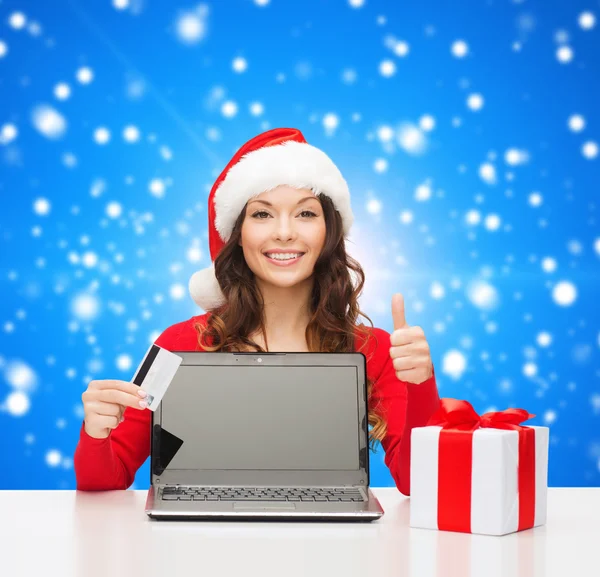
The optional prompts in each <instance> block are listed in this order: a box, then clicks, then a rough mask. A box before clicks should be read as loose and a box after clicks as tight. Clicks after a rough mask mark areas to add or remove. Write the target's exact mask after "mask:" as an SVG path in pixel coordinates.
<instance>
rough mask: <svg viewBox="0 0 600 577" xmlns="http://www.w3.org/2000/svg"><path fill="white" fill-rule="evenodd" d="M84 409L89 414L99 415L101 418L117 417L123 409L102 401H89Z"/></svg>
mask: <svg viewBox="0 0 600 577" xmlns="http://www.w3.org/2000/svg"><path fill="white" fill-rule="evenodd" d="M86 409H87V411H88V412H89V413H93V414H96V415H100V416H103V417H118V418H119V419H120V418H121V416H122V415H123V411H124V410H125V409H124V407H122V406H121V405H115V404H114V403H104V402H102V401H90V402H88V403H86Z"/></svg>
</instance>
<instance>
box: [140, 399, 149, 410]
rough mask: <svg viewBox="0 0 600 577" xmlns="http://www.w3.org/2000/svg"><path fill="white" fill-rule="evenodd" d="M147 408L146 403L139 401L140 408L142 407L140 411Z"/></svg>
mask: <svg viewBox="0 0 600 577" xmlns="http://www.w3.org/2000/svg"><path fill="white" fill-rule="evenodd" d="M147 406H148V403H147V402H146V401H140V407H142V409H145V408H146V407H147Z"/></svg>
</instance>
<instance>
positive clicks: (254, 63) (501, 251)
mask: <svg viewBox="0 0 600 577" xmlns="http://www.w3.org/2000/svg"><path fill="white" fill-rule="evenodd" d="M117 4H118V3H117ZM122 6H124V8H122V9H118V8H116V7H115V6H114V5H113V2H112V0H102V1H100V0H93V1H86V2H84V1H83V0H79V1H76V0H60V1H56V2H35V3H34V2H16V1H8V0H3V1H1V2H0V42H2V44H0V54H2V56H0V101H1V106H0V142H1V144H0V168H1V172H0V199H1V209H0V243H1V244H0V259H1V260H0V292H1V295H2V299H0V405H1V412H0V427H1V429H2V431H3V435H2V446H3V453H4V455H5V458H7V459H8V460H7V461H6V463H7V465H5V466H4V467H2V471H1V472H0V489H54V488H56V489H73V488H75V477H74V472H73V462H72V456H73V452H74V450H75V447H76V444H77V441H78V437H79V430H80V425H81V421H82V417H83V413H82V402H81V394H82V393H83V392H84V390H85V389H86V387H87V385H88V383H89V382H90V380H92V379H108V378H114V379H123V380H129V379H131V378H132V376H133V373H134V370H135V368H136V367H137V365H138V363H139V361H140V360H141V357H142V355H143V354H144V352H145V351H146V349H147V347H148V345H149V343H150V342H152V341H153V340H154V339H155V338H156V337H157V336H158V334H160V332H162V331H163V330H164V329H165V328H166V327H167V326H169V325H171V324H173V323H176V322H179V321H182V320H185V319H188V318H189V317H191V316H192V315H196V314H201V313H202V312H203V311H201V310H200V309H198V308H197V307H196V306H195V304H194V303H193V301H192V300H191V298H190V297H189V295H188V293H187V282H188V280H189V277H190V276H191V274H192V273H193V272H194V271H195V270H197V269H200V268H204V267H205V266H207V265H208V263H209V262H210V257H209V254H208V244H207V234H206V232H207V226H206V218H207V216H206V200H207V196H208V191H209V189H210V186H211V184H212V182H213V181H214V179H215V177H216V176H217V175H218V173H219V172H220V171H221V170H222V168H223V167H224V166H225V164H226V163H227V162H228V161H229V159H230V158H231V156H232V154H233V153H234V151H235V150H236V149H237V148H238V147H239V146H240V145H241V144H242V143H243V142H245V141H246V140H248V139H249V138H251V137H252V136H254V135H256V134H258V133H259V132H262V131H263V130H266V129H269V128H273V127H278V126H293V127H297V128H299V129H301V130H302V131H303V133H304V135H305V136H306V138H307V139H308V141H309V142H311V143H312V144H314V145H316V146H318V147H320V148H322V149H323V150H325V151H326V152H327V153H328V154H329V155H330V156H331V158H332V159H333V160H334V162H335V163H336V164H337V165H338V166H339V168H340V170H341V171H342V173H343V174H344V176H345V178H346V180H347V181H348V183H349V185H350V189H351V194H352V203H353V210H354V212H355V217H356V224H355V227H354V228H353V232H352V238H351V242H350V243H349V245H348V249H349V252H350V253H351V254H352V255H353V256H355V258H357V259H358V260H359V261H360V262H361V264H362V265H363V267H364V269H365V272H366V274H367V284H366V289H365V292H364V295H363V297H362V300H361V307H362V309H363V310H364V311H365V312H366V313H367V314H368V315H369V316H370V317H371V318H372V319H373V321H374V323H375V325H376V326H380V327H381V328H384V329H386V330H388V331H390V332H391V331H392V329H393V327H392V317H391V297H392V294H393V293H394V292H402V293H403V294H404V296H405V299H406V315H407V321H408V322H409V323H410V324H413V325H420V326H422V327H423V328H424V330H425V334H426V336H427V339H428V342H429V344H430V348H431V351H432V356H433V361H434V364H435V366H436V373H437V377H438V386H439V390H440V394H441V395H442V396H445V397H457V398H464V399H468V400H469V401H470V402H471V403H472V404H473V405H474V407H475V409H476V410H477V411H478V412H480V413H481V412H484V411H487V410H493V409H496V410H501V409H504V408H507V407H509V406H517V407H523V408H526V409H527V410H528V411H529V412H531V413H534V414H535V415H536V417H535V419H533V420H531V421H529V422H528V424H536V425H547V426H549V427H550V433H551V447H550V462H549V484H550V485H551V486H597V485H598V484H599V481H600V432H599V431H600V429H599V419H600V392H599V380H598V377H599V376H600V371H599V363H598V358H599V354H598V353H599V347H600V332H599V331H600V323H599V317H600V313H599V307H598V294H599V287H600V283H599V278H600V277H599V267H598V265H599V258H600V240H599V238H600V232H599V231H598V200H597V199H598V191H599V183H600V180H599V162H600V160H599V159H598V155H597V153H596V154H594V144H593V143H596V150H597V143H598V142H599V141H600V124H599V123H600V119H599V117H598V107H597V102H598V101H599V97H600V86H599V83H600V74H599V70H598V68H599V63H598V54H600V38H599V34H600V25H599V24H598V23H596V25H595V26H594V27H592V28H591V29H586V28H585V27H582V26H581V25H580V23H579V18H580V14H581V13H582V12H584V11H590V12H591V13H592V14H594V15H596V17H598V16H600V4H599V2H597V1H592V0H590V1H586V2H583V1H581V2H580V1H573V0H572V1H568V2H567V1H564V2H558V1H555V2H542V1H538V2H534V1H532V0H522V1H509V0H494V1H475V0H470V1H468V0H463V1H459V2H444V1H443V0H439V1H431V0H427V1H425V0H423V1H420V2H389V1H384V0H379V1H378V0H366V2H364V3H363V5H362V6H360V7H358V8H354V7H352V6H351V3H349V2H347V1H346V0H329V1H325V0H305V1H303V2H292V1H289V0H285V1H284V0H271V1H270V2H269V3H268V4H267V5H266V6H262V7H261V6H258V5H257V4H255V3H254V2H253V1H251V0H222V1H219V2H213V3H204V4H194V3H193V2H190V3H182V2H158V1H150V0H129V2H128V3H127V2H123V4H122ZM15 12H20V13H22V14H23V16H24V18H22V17H19V16H17V17H15V16H14V13H15ZM182 22H183V23H185V22H187V23H188V26H187V28H186V27H185V26H183V29H184V32H182ZM15 23H16V27H15ZM190 23H191V25H190ZM21 24H23V25H22V26H21ZM185 30H187V31H188V33H187V35H186V33H185ZM457 40H464V41H465V42H466V44H467V45H468V51H467V53H466V55H464V57H457V56H456V55H455V54H453V50H452V46H453V43H454V42H456V41H457ZM399 42H405V43H406V45H403V44H398V43H399ZM398 46H400V49H398V50H397V51H394V47H398ZM403 46H406V47H407V48H408V50H406V48H404V49H402V47H403ZM569 49H570V50H571V52H570V55H571V56H572V58H566V59H563V61H561V59H560V57H559V56H557V54H565V53H566V54H569ZM236 58H243V59H244V60H245V62H246V63H247V68H246V69H245V70H244V71H242V72H236V71H235V70H234V66H233V62H234V60H235V59H236ZM386 60H389V61H391V62H393V63H394V64H395V73H394V74H392V75H386V74H382V73H381V68H380V66H381V63H382V62H384V61H386ZM565 60H566V61H565ZM389 66H391V65H390V64H384V66H383V69H384V71H385V69H386V67H389ZM82 67H89V69H90V70H91V71H92V74H93V78H92V80H91V82H88V83H82V82H81V81H80V80H78V70H80V69H81V68H82ZM59 83H66V84H67V85H68V86H69V87H70V95H69V97H68V98H66V99H64V98H62V99H61V98H59V97H57V96H56V94H55V87H56V85H57V84H59ZM477 94H479V95H481V96H482V97H483V106H482V107H481V108H479V109H477V107H475V109H474V108H473V106H470V105H469V103H470V102H473V98H472V95H477ZM59 96H60V92H59ZM256 102H258V103H260V104H261V105H262V108H263V111H262V114H260V115H257V114H256V109H251V105H252V103H256ZM232 103H235V106H236V107H237V112H236V113H235V114H233V115H232V114H229V113H228V112H227V111H228V110H232V109H234V108H235V107H234V105H233V104H232ZM595 104H596V105H595ZM39 106H47V107H50V110H51V113H50V114H51V115H50V116H48V114H47V113H46V116H42V118H45V124H44V122H42V124H41V125H40V122H39V121H38V120H36V118H38V117H37V116H36V113H35V111H36V110H38V108H37V107H39ZM46 110H48V109H46ZM252 110H254V113H253V112H252ZM52 111H53V112H52ZM52 114H54V115H55V116H54V117H55V118H59V119H60V118H61V117H62V119H63V120H64V130H63V131H62V132H61V131H54V132H53V131H52V130H48V126H50V128H51V127H52V123H51V122H50V123H48V119H49V118H50V120H51V119H52ZM58 115H60V116H58ZM573 115H581V116H582V117H583V119H584V123H581V122H580V123H579V124H580V125H579V126H576V124H577V123H573V122H571V126H570V121H569V119H570V118H571V117H572V116H573ZM424 116H425V119H424V118H423V117H424ZM582 124H584V126H583V127H582V126H581V125H582ZM58 125H60V122H59V123H58ZM129 125H132V126H135V127H136V128H137V129H138V132H139V136H140V137H139V140H137V141H136V142H128V141H127V140H126V139H125V138H124V137H123V131H124V129H125V127H127V126H129ZM54 126H56V123H55V124H54ZM407 126H408V134H409V135H411V134H412V135H413V137H414V138H413V139H412V140H411V139H410V138H408V139H407V138H405V137H403V135H405V134H406V132H405V131H406V129H407ZM102 127H104V128H106V129H107V130H108V131H109V133H110V139H109V140H108V142H106V143H105V144H100V143H99V142H98V141H97V139H96V138H95V134H96V130H97V129H98V128H102ZM415 142H416V143H417V144H418V143H422V146H421V147H419V146H415ZM586 143H587V144H586ZM511 151H512V152H511ZM515 151H517V152H515ZM518 151H522V152H518ZM507 153H508V154H507ZM514 158H517V159H519V158H520V159H522V160H523V161H522V162H517V163H516V164H515V162H514V161H513V159H514ZM382 159H383V160H385V161H387V169H385V170H377V169H376V167H380V168H385V167H386V165H385V163H383V162H381V161H382ZM377 161H379V163H377ZM376 163H377V164H376ZM486 163H487V164H489V167H488V168H487V169H484V171H483V174H482V172H481V166H482V165H485V164H486ZM486 171H487V172H486ZM486 174H488V175H490V174H495V178H486ZM152 182H154V184H152V185H151V183H152ZM152 190H154V193H153V192H152ZM533 193H538V195H539V196H535V195H534V197H533V198H534V199H535V198H537V199H538V200H541V202H539V201H538V202H532V200H531V198H532V197H531V195H532V194H533ZM39 199H45V200H46V201H47V204H45V203H44V202H43V201H42V202H40V200H39ZM110 203H119V206H120V208H121V214H120V215H117V216H115V213H111V214H113V216H110V215H109V214H108V213H110V210H109V209H108V207H109V206H110ZM44 205H45V206H46V207H48V208H49V210H47V211H44V210H40V206H41V207H43V206H44ZM107 210H108V213H107ZM473 211H475V212H473ZM469 214H470V215H475V216H476V217H477V218H474V219H472V218H467V215H469ZM489 215H497V216H498V217H499V220H496V222H497V223H499V226H494V217H493V216H492V218H491V219H490V218H488V217H489ZM547 258H551V259H553V262H554V265H555V266H554V267H550V268H549V267H548V266H546V265H544V264H543V263H545V262H548V261H545V260H544V259H547ZM574 291H575V292H574ZM569 294H571V295H575V298H568V297H569ZM7 452H8V456H7ZM372 459H373V470H372V483H373V484H374V485H377V486H393V481H392V478H391V476H390V474H389V471H388V470H387V469H386V467H385V465H384V464H383V451H382V450H381V448H379V450H378V452H377V453H376V454H374V455H372ZM148 477H149V468H148V462H146V463H145V464H144V465H143V466H142V467H141V469H140V470H139V471H138V474H137V476H136V480H135V483H134V486H133V488H136V489H143V488H146V487H147V486H148Z"/></svg>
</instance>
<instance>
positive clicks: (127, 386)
mask: <svg viewBox="0 0 600 577" xmlns="http://www.w3.org/2000/svg"><path fill="white" fill-rule="evenodd" d="M89 386H90V388H94V389H98V390H104V389H113V390H116V391H122V392H124V393H129V394H130V395H137V392H138V391H139V390H140V387H139V386H138V385H134V384H133V383H130V382H129V381H119V380H115V379H106V380H101V381H92V382H91V383H90V385H89Z"/></svg>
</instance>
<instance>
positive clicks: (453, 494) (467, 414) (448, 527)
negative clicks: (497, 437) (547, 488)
mask: <svg viewBox="0 0 600 577" xmlns="http://www.w3.org/2000/svg"><path fill="white" fill-rule="evenodd" d="M533 417H535V415H531V414H529V413H528V412H527V411H525V410H524V409H506V410H505V411H497V412H490V413H485V414H483V415H481V416H479V415H478V414H477V412H476V411H475V409H474V408H473V406H472V405H471V403H469V402H468V401H462V400H458V399H441V407H440V408H439V409H438V411H437V412H436V413H435V414H434V415H432V417H431V418H430V419H429V421H428V423H427V426H430V425H438V426H441V427H442V431H440V440H439V461H438V529H440V530H443V531H461V532H464V533H470V532H471V474H472V465H473V433H474V431H476V430H477V429H479V428H492V429H508V430H514V431H518V433H519V464H518V491H519V527H518V529H517V530H518V531H522V530H523V529H529V528H530V527H533V523H534V521H535V431H534V429H532V428H530V427H526V426H520V425H519V423H522V422H523V421H526V420H527V419H531V418H533Z"/></svg>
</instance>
